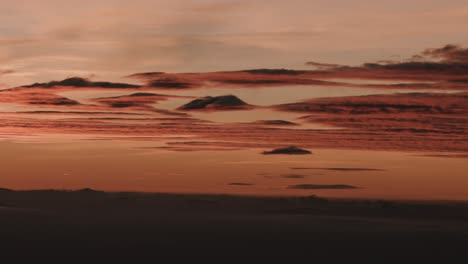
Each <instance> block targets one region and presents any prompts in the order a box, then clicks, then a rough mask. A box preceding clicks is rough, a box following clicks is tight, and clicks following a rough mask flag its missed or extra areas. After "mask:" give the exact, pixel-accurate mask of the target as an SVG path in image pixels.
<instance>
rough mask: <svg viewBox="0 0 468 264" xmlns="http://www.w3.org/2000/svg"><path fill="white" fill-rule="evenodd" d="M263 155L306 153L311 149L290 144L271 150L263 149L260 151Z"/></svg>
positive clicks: (309, 152)
mask: <svg viewBox="0 0 468 264" xmlns="http://www.w3.org/2000/svg"><path fill="white" fill-rule="evenodd" d="M262 154H264V155H278V154H286V155H307V154H312V152H311V151H309V150H305V149H301V148H298V147H295V146H290V147H286V148H277V149H274V150H271V151H264V152H262Z"/></svg>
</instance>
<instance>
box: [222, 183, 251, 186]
mask: <svg viewBox="0 0 468 264" xmlns="http://www.w3.org/2000/svg"><path fill="white" fill-rule="evenodd" d="M228 185H232V186H252V185H255V184H253V183H246V182H231V183H228Z"/></svg>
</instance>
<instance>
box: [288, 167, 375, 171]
mask: <svg viewBox="0 0 468 264" xmlns="http://www.w3.org/2000/svg"><path fill="white" fill-rule="evenodd" d="M290 169H291V170H329V171H383V170H382V169H371V168H311V167H310V168H309V167H292V168H290Z"/></svg>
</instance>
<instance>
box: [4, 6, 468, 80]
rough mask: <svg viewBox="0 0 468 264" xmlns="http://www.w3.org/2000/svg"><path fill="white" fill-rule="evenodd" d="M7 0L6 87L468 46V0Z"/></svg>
mask: <svg viewBox="0 0 468 264" xmlns="http://www.w3.org/2000/svg"><path fill="white" fill-rule="evenodd" d="M0 1H1V8H0V87H11V86H16V85H23V84H28V83H32V82H45V81H50V80H59V79H63V78H66V77H70V76H81V77H88V78H92V79H96V80H109V81H116V80H118V81H122V79H121V78H122V77H123V76H126V75H128V74H132V73H137V72H148V71H164V72H203V71H221V70H239V69H251V68H294V69H302V68H307V66H306V65H305V62H307V61H319V62H327V63H339V64H350V65H355V64H361V63H363V62H372V61H377V60H385V59H392V60H395V59H396V60H398V59H404V58H406V57H408V56H410V55H412V54H416V53H418V52H420V51H421V50H424V49H426V48H435V47H441V46H443V45H445V44H449V43H450V44H459V45H466V44H468V31H467V30H466V25H467V24H468V4H467V2H466V0H412V1H407V0H394V1H383V0H354V1H349V0H289V1H283V0H133V1H128V0H79V1H77V0H68V1H60V0H41V1H36V0H16V1H6V0H0ZM126 81H128V80H126Z"/></svg>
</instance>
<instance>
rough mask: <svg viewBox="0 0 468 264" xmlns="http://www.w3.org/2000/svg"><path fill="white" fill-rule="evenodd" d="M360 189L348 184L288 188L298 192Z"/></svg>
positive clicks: (305, 185)
mask: <svg viewBox="0 0 468 264" xmlns="http://www.w3.org/2000/svg"><path fill="white" fill-rule="evenodd" d="M357 188H358V187H356V186H352V185H346V184H296V185H290V186H288V189H296V190H346V189H357Z"/></svg>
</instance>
